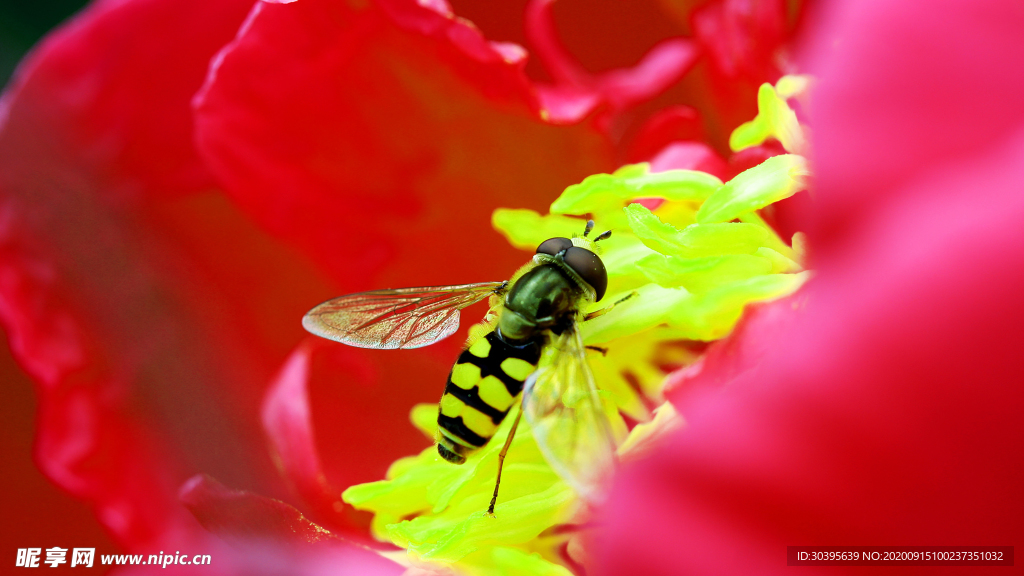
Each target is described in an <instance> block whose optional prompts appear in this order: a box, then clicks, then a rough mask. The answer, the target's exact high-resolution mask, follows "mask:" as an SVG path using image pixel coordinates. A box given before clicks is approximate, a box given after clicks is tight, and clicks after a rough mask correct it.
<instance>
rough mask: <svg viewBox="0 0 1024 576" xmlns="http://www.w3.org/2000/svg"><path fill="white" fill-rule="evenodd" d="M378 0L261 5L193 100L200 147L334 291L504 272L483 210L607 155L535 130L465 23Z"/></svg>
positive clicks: (514, 78) (518, 92)
mask: <svg viewBox="0 0 1024 576" xmlns="http://www.w3.org/2000/svg"><path fill="white" fill-rule="evenodd" d="M381 6H383V8H381V7H377V6H375V5H370V6H368V7H366V9H364V10H352V9H350V8H348V7H347V6H346V5H345V4H344V3H337V2H327V1H324V0H312V1H303V2H298V3H295V4H289V5H266V4H261V5H259V6H258V7H257V9H256V10H255V11H254V12H253V14H252V16H251V18H250V20H249V22H248V24H247V26H246V28H245V30H244V31H243V32H242V33H241V34H240V36H239V37H238V39H237V40H236V41H235V42H234V43H233V44H232V45H230V46H229V47H228V48H227V49H225V51H224V52H223V53H222V54H221V55H220V57H219V59H218V65H217V66H216V67H215V69H214V70H213V72H212V73H211V76H210V78H209V80H208V83H207V85H206V87H205V88H204V90H203V92H202V93H201V95H200V97H199V98H198V99H197V108H196V114H197V118H198V123H197V130H198V138H199V143H200V147H201V149H202V150H203V151H204V153H205V155H206V157H207V158H208V159H209V161H210V164H211V165H212V166H213V167H214V168H215V170H216V172H217V174H218V175H219V176H220V177H221V179H222V181H223V182H224V183H225V185H226V186H227V188H228V190H229V191H230V192H231V193H232V194H233V195H234V197H235V199H236V200H237V202H238V203H239V205H241V206H243V207H244V208H245V209H246V210H248V211H249V212H250V213H251V214H252V215H253V216H254V217H255V218H256V219H257V221H259V222H260V223H261V224H262V225H264V226H265V227H267V229H269V230H271V231H273V232H274V233H275V234H276V235H279V236H281V237H283V238H287V239H288V241H289V242H291V243H293V244H294V245H296V246H298V247H299V248H300V249H301V250H302V251H304V252H305V253H307V254H309V255H310V256H311V257H312V258H313V259H314V261H316V262H317V263H319V264H321V265H322V266H323V268H324V269H326V270H330V271H331V273H332V278H333V279H334V280H335V282H336V283H337V286H338V290H339V292H343V291H353V290H357V289H360V288H368V287H371V286H374V287H381V286H394V287H398V286H401V285H408V284H409V283H410V282H415V283H417V284H420V285H429V284H448V283H453V282H471V281H481V280H482V279H486V278H501V277H504V276H506V275H507V274H509V270H511V269H514V268H515V267H516V266H518V265H519V260H520V257H519V256H517V255H514V254H513V252H512V251H510V250H508V249H507V248H504V249H503V248H502V246H503V243H502V242H501V240H500V238H499V237H498V235H497V234H496V233H494V232H493V230H491V229H490V214H491V211H492V210H493V209H494V208H496V207H498V206H505V205H510V202H511V205H515V206H517V207H530V208H535V209H541V208H542V207H543V206H545V205H546V203H547V202H549V201H550V199H551V198H552V197H554V195H555V194H557V192H558V191H560V190H561V189H562V188H564V187H565V186H566V185H568V184H570V183H573V182H576V181H579V180H580V179H581V178H582V177H583V176H585V175H587V174H590V173H593V172H599V171H607V170H609V169H611V168H614V166H613V165H612V163H611V161H610V155H611V150H610V146H609V144H608V142H607V141H606V140H605V139H604V138H603V137H601V136H600V135H599V134H597V133H596V132H595V131H594V130H593V129H592V128H589V127H584V126H577V127H574V128H571V129H570V128H558V127H553V126H550V125H547V124H544V123H542V122H540V121H539V120H538V119H537V108H538V104H537V101H536V98H535V96H534V95H533V88H532V86H531V85H530V84H529V83H528V82H527V81H526V79H525V77H524V76H523V75H522V71H521V63H518V62H512V63H508V62H506V61H505V60H504V59H503V57H502V51H500V50H496V49H495V48H494V46H493V45H492V44H490V43H488V42H486V40H485V39H484V38H483V37H482V36H480V34H479V32H478V31H476V30H475V29H471V28H469V27H468V26H467V25H466V24H465V23H464V22H461V21H459V20H458V19H451V18H446V17H444V16H443V15H440V14H438V13H437V12H435V11H433V10H430V9H427V8H424V7H421V6H418V5H415V4H413V3H404V2H403V3H397V2H388V3H382V4H381ZM467 239H472V240H471V242H470V244H467ZM460 263H461V264H460ZM354 271H357V273H353V272H354Z"/></svg>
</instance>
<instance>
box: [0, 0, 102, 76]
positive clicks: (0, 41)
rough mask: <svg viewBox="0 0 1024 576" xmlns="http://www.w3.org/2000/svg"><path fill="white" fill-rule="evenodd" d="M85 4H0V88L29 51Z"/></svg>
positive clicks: (1, 0)
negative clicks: (49, 31)
mask: <svg viewBox="0 0 1024 576" xmlns="http://www.w3.org/2000/svg"><path fill="white" fill-rule="evenodd" d="M85 4H86V1H85V0H0V85H3V86H6V85H7V81H8V80H9V79H10V77H11V74H12V73H13V72H14V68H15V67H16V66H17V65H18V62H19V61H21V58H22V56H24V55H25V52H27V51H28V50H29V48H31V47H32V46H33V45H35V43H36V42H38V41H39V39H40V38H42V36H43V35H44V34H46V32H47V31H48V30H49V29H50V28H53V27H54V26H56V25H57V24H60V23H61V22H63V21H64V20H66V19H67V18H68V17H69V16H71V15H72V14H74V13H75V12H76V11H78V10H79V9H80V8H81V7H82V6H85Z"/></svg>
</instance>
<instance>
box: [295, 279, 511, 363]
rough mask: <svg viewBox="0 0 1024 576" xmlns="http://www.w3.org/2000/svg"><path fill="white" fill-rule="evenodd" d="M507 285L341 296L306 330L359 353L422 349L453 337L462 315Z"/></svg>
mask: <svg viewBox="0 0 1024 576" xmlns="http://www.w3.org/2000/svg"><path fill="white" fill-rule="evenodd" d="M505 284H506V283H505V282H483V283H480V284H463V285H461V286H429V287H425V288H399V289H398V290H375V291H373V292H360V293H358V294H349V295H347V296H340V297H338V298H335V299H333V300H328V301H327V302H324V303H323V304H321V305H319V306H317V307H316V308H313V309H312V310H310V311H309V312H307V313H306V315H305V316H303V317H302V326H303V327H304V328H305V329H306V330H308V331H310V332H312V333H313V334H316V335H317V336H321V337H323V338H328V339H330V340H335V341H337V342H342V343H344V344H348V345H349V346H357V347H359V348H379V349H387V350H392V349H395V348H419V347H421V346H427V345H429V344H433V343H434V342H437V341H438V340H442V339H444V338H447V337H448V336H451V335H452V333H454V332H455V330H457V329H458V328H459V311H460V310H462V309H463V308H465V307H467V306H471V305H473V304H476V303H477V302H479V301H481V300H483V299H484V298H487V297H488V296H490V295H491V294H494V293H496V292H498V291H500V290H501V289H502V287H504V286H505Z"/></svg>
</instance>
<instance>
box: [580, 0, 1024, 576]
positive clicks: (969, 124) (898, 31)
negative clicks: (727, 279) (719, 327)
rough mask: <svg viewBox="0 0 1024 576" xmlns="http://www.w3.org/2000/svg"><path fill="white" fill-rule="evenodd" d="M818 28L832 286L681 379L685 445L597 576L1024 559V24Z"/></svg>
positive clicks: (966, 19)
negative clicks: (828, 555)
mask: <svg viewBox="0 0 1024 576" xmlns="http://www.w3.org/2000/svg"><path fill="white" fill-rule="evenodd" d="M819 17H820V23H821V26H820V27H817V28H815V30H816V33H815V34H814V35H813V36H814V37H813V41H812V42H811V43H810V44H809V45H808V48H807V55H806V59H807V62H808V63H809V64H808V71H810V72H813V73H814V74H815V78H816V86H815V88H814V96H813V100H812V104H813V109H812V112H813V115H812V126H813V129H814V133H813V136H814V138H813V141H814V149H813V166H814V171H815V178H816V181H815V186H814V187H813V193H814V195H815V207H814V210H813V212H810V213H808V214H806V215H805V220H804V222H805V225H806V229H807V231H808V242H809V244H810V245H811V246H812V247H813V250H812V252H811V262H812V264H813V266H814V268H815V270H816V277H815V279H814V280H813V281H812V282H810V283H809V284H808V286H807V287H806V290H805V291H804V292H803V295H802V297H801V299H800V300H799V301H793V302H790V301H785V300H783V301H779V302H777V303H775V304H772V305H768V306H765V307H763V308H760V309H759V310H758V311H757V313H756V314H754V315H751V316H749V317H748V318H746V319H745V321H744V324H743V325H742V326H741V327H740V328H738V329H737V331H736V332H735V333H734V335H733V336H732V337H731V338H730V339H728V340H727V341H725V342H723V343H721V344H719V345H716V346H717V347H716V348H715V349H714V350H713V351H709V353H708V355H707V356H706V357H705V359H704V360H703V362H702V363H701V364H699V365H696V366H695V367H691V368H690V369H688V370H687V371H685V372H683V373H680V374H678V375H676V376H675V377H674V378H673V380H674V381H673V384H674V385H675V392H674V393H672V394H671V395H670V398H671V399H672V400H673V402H675V403H676V405H677V407H678V409H679V411H680V412H681V413H682V414H684V415H685V417H686V418H687V422H688V426H687V428H686V430H685V432H684V433H681V434H679V435H678V436H677V437H675V438H673V439H672V441H671V442H668V443H666V444H665V450H664V451H663V452H661V453H659V455H658V457H657V458H652V459H650V460H648V461H645V462H643V463H638V464H637V465H635V466H634V467H632V469H631V470H628V471H626V472H625V473H624V474H623V475H622V477H621V482H620V484H619V486H618V488H617V490H616V491H615V493H614V494H613V497H612V499H611V505H610V506H609V508H608V509H607V511H606V515H605V517H604V521H605V526H606V527H607V529H606V530H605V531H604V532H603V533H602V538H601V541H600V544H599V548H600V549H601V550H602V554H601V557H600V558H599V559H598V561H597V562H596V566H598V567H599V570H597V573H598V574H619V573H623V572H625V571H627V569H628V571H629V572H640V573H645V574H680V573H687V574H705V573H706V574H751V573H756V574H770V573H782V572H783V571H785V570H786V567H785V564H784V560H783V558H784V557H785V553H786V548H785V547H786V546H787V545H789V546H792V545H860V544H864V545H872V544H875V545H888V546H898V545H941V544H951V543H953V542H964V543H966V542H973V543H977V544H982V543H986V544H991V545H996V543H997V542H1005V543H1009V542H1015V541H1019V540H1020V538H1021V536H1022V531H1021V523H1020V522H1019V519H1020V518H1021V516H1022V513H1024V499H1022V495H1021V491H1020V482H1021V478H1022V473H1024V466H1022V463H1021V458H1020V454H1021V448H1022V447H1024V429H1022V428H1021V425H1020V423H1019V414H1020V411H1021V409H1022V408H1024V391H1022V389H1021V386H1020V384H1021V382H1024V369H1022V365H1021V363H1020V360H1019V354H1018V351H1019V350H1020V349H1022V345H1024V339H1022V336H1021V331H1020V330H1019V326H1020V325H1021V323H1022V321H1024V308H1022V305H1021V300H1020V297H1019V295H1020V294H1021V293H1022V291H1024V274H1022V268H1021V266H1020V262H1024V242H1021V241H1020V238H1021V235H1020V232H1019V226H1018V225H1017V222H1019V220H1020V218H1021V217H1022V216H1024V196H1022V195H1021V193H1020V189H1021V183H1022V182H1024V172H1022V168H1021V167H1022V166H1024V162H1022V160H1024V110H1022V109H1021V108H1020V107H1019V106H1016V105H1015V103H1017V102H1020V99H1021V97H1022V96H1024V79H1022V77H1021V75H1020V74H1018V73H1017V72H1016V71H1017V70H1019V69H1020V68H1021V66H1022V64H1024V42H1022V40H1021V37H1020V34H1019V33H1018V31H1019V29H1020V26H1021V24H1024V20H1022V14H1021V12H1020V10H1019V6H1017V5H1015V4H1014V3H1012V2H998V1H991V2H971V3H957V2H942V3H937V4H933V5H931V6H929V8H928V10H927V11H921V10H920V8H919V5H917V4H914V3H912V2H876V1H868V2H857V3H852V2H851V3H836V4H833V5H831V6H829V7H828V9H827V10H825V11H823V12H822V13H821V14H819ZM954 79H955V80H954ZM793 306H798V307H799V308H800V310H801V311H800V312H799V313H798V314H794V313H793V311H792V308H793ZM804 569H805V570H812V571H813V570H814V568H810V567H808V568H804ZM826 570H828V571H829V572H831V571H834V570H835V569H834V568H829V569H826ZM903 570H910V571H914V570H915V568H913V567H908V568H903ZM916 570H917V571H919V572H923V571H924V570H928V571H929V573H931V570H932V568H926V569H916ZM823 572H824V571H823Z"/></svg>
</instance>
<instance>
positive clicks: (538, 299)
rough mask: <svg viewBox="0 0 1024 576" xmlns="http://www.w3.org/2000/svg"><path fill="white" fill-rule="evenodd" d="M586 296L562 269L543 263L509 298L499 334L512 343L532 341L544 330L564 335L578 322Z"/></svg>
mask: <svg viewBox="0 0 1024 576" xmlns="http://www.w3.org/2000/svg"><path fill="white" fill-rule="evenodd" d="M583 294H584V293H583V290H582V289H581V288H580V286H579V284H578V283H576V282H575V281H574V280H572V279H571V278H570V277H569V275H568V274H567V273H566V271H565V270H564V269H563V268H562V267H561V266H559V265H557V264H553V263H549V264H541V265H540V266H537V267H536V268H533V269H532V270H530V271H529V272H527V273H526V274H524V275H523V276H522V277H521V278H519V279H518V280H517V281H516V283H515V285H514V286H513V287H512V290H511V291H510V292H509V293H508V296H506V298H505V309H504V310H502V313H501V315H500V317H499V318H498V331H499V332H500V334H501V336H502V338H504V339H506V340H508V341H510V342H519V341H526V340H529V339H531V338H533V337H535V336H536V335H537V334H538V333H539V332H540V331H542V330H553V331H554V332H556V333H557V332H561V330H562V329H564V328H565V327H566V326H567V324H568V323H571V322H572V321H573V320H574V319H575V315H576V313H577V311H578V309H579V306H580V302H581V299H582V298H583Z"/></svg>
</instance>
